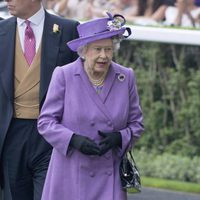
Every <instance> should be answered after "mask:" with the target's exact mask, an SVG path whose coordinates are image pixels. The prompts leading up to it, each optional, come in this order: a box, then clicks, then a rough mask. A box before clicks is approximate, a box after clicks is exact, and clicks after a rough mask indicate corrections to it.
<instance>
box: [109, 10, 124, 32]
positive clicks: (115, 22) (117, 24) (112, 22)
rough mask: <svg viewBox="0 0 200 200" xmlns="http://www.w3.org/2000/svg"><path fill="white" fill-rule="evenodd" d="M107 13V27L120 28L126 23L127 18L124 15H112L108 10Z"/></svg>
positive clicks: (110, 29) (111, 29)
mask: <svg viewBox="0 0 200 200" xmlns="http://www.w3.org/2000/svg"><path fill="white" fill-rule="evenodd" d="M107 15H108V16H109V20H108V23H107V28H108V30H109V31H114V30H119V29H121V28H122V26H124V24H125V23H126V20H125V18H124V17H123V16H122V15H119V14H116V15H114V16H112V15H111V14H110V13H108V12H107Z"/></svg>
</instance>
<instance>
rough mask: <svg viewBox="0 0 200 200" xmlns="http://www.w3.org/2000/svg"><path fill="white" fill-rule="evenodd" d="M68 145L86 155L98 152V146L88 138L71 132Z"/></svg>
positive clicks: (97, 153)
mask: <svg viewBox="0 0 200 200" xmlns="http://www.w3.org/2000/svg"><path fill="white" fill-rule="evenodd" d="M69 145H70V146H72V147H74V148H75V149H77V150H79V151H80V152H81V153H83V154H86V155H99V154H100V148H99V147H98V145H97V144H96V143H95V142H94V141H93V140H91V139H90V138H88V137H85V136H82V135H77V134H73V136H72V138H71V140H70V143H69Z"/></svg>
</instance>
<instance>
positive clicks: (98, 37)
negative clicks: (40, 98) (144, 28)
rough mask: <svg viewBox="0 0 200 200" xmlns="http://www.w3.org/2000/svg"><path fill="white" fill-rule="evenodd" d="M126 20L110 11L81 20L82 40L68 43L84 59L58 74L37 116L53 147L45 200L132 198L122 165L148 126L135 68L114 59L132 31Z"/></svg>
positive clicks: (44, 195) (44, 135)
mask: <svg viewBox="0 0 200 200" xmlns="http://www.w3.org/2000/svg"><path fill="white" fill-rule="evenodd" d="M124 24H125V19H124V17H123V16H121V15H114V16H111V15H110V14H109V16H108V17H105V18H100V19H95V20H92V21H89V22H86V23H83V24H80V25H79V26H78V32H79V38H78V39H76V40H72V41H71V42H69V43H68V46H69V47H70V48H71V49H72V50H73V51H77V52H78V53H79V55H80V57H79V58H78V59H77V60H76V61H75V62H73V63H71V64H68V65H66V66H63V67H57V68H56V69H55V71H54V73H53V76H52V80H51V83H50V86H49V90H48V94H47V98H46V101H45V103H44V106H43V108H42V110H41V115H40V117H39V120H38V129H39V132H40V134H41V135H42V136H43V137H44V138H45V139H46V140H47V141H48V142H49V143H50V144H51V145H52V146H53V153H52V157H51V161H50V164H49V169H48V173H47V177H46V181H45V186H44V190H43V196H42V199H43V200H47V199H48V200H57V199H58V200H125V199H127V197H126V191H124V190H123V189H122V187H121V183H120V176H119V165H120V161H121V159H122V155H123V154H124V153H125V151H127V150H130V149H131V148H132V146H133V144H134V142H135V141H136V140H137V139H138V138H139V137H140V135H141V133H142V131H143V124H142V112H141V108H140V105H139V97H138V93H137V88H136V80H135V75H134V73H133V70H132V69H130V68H125V67H123V66H121V65H119V64H117V63H115V62H113V61H112V58H113V53H114V50H115V49H117V48H118V47H119V42H120V40H121V39H122V38H123V34H125V35H127V34H128V35H130V33H131V31H130V29H129V28H126V27H123V25H124ZM125 32H127V33H125ZM128 35H127V36H128ZM127 36H125V37H127Z"/></svg>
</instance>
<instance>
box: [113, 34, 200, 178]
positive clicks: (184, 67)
mask: <svg viewBox="0 0 200 200" xmlns="http://www.w3.org/2000/svg"><path fill="white" fill-rule="evenodd" d="M133 35H134V31H133ZM199 58H200V47H198V46H186V45H173V44H164V43H153V42H136V41H132V40H127V41H124V42H123V43H122V44H121V50H120V51H119V53H118V54H116V56H115V59H116V61H117V62H119V63H121V64H123V65H124V66H127V67H132V68H133V69H134V71H135V73H136V77H137V85H138V91H139V95H140V100H141V106H142V110H143V115H144V125H145V132H144V135H143V136H142V138H141V139H140V140H139V143H138V144H137V146H138V147H139V148H142V147H144V148H145V149H146V150H152V149H153V150H155V151H157V153H164V152H168V153H171V154H179V155H182V156H189V157H195V156H197V155H200V59H199ZM180 176H181V177H182V176H183V175H180ZM185 176H187V175H185ZM185 179H187V177H185Z"/></svg>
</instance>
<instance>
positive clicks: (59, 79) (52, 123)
mask: <svg viewBox="0 0 200 200" xmlns="http://www.w3.org/2000/svg"><path fill="white" fill-rule="evenodd" d="M64 101H65V80H64V73H63V69H62V67H57V68H56V69H55V70H54V72H53V75H52V79H51V82H50V85H49V89H48V92H47V97H46V100H45V102H44V105H43V107H42V110H41V113H40V116H39V119H38V131H39V133H40V134H41V135H42V136H43V137H44V138H45V140H46V141H47V142H48V143H50V144H51V145H52V146H53V147H54V148H56V149H57V150H58V151H59V152H60V153H62V154H64V155H66V152H67V149H68V146H69V142H70V140H71V137H72V135H73V132H72V131H71V130H69V129H68V128H66V127H65V126H64V125H62V123H61V122H62V115H63V111H64Z"/></svg>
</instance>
